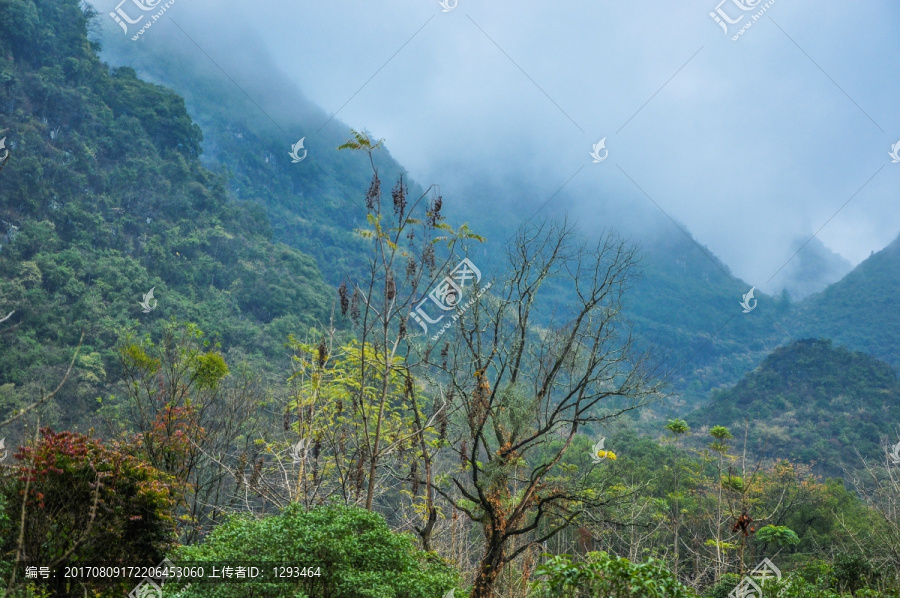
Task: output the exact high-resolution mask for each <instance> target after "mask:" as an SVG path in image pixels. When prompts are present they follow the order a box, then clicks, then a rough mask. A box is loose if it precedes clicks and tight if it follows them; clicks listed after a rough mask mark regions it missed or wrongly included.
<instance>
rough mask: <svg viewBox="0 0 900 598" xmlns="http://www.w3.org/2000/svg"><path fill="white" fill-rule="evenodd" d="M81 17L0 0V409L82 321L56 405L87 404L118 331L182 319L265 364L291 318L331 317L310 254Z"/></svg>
mask: <svg viewBox="0 0 900 598" xmlns="http://www.w3.org/2000/svg"><path fill="white" fill-rule="evenodd" d="M94 17H95V14H94V13H93V10H92V9H91V8H90V7H87V6H85V5H82V4H81V3H80V2H78V1H77V0H55V1H53V2H49V1H22V2H18V1H17V2H5V3H2V4H0V96H2V101H0V123H2V130H0V138H2V137H5V139H6V143H5V144H6V147H7V148H8V149H9V156H8V159H6V161H5V162H4V164H3V166H2V170H0V228H2V230H0V245H2V248H0V310H2V311H3V312H4V315H5V314H6V313H8V312H9V311H13V310H14V311H15V313H14V314H13V316H12V318H10V319H9V320H7V321H6V322H5V323H4V324H2V325H0V338H2V342H0V410H2V407H3V405H7V406H8V405H10V404H12V405H14V404H16V401H17V400H19V401H20V402H21V401H22V400H25V399H26V398H27V397H32V400H33V397H34V396H35V395H37V394H38V391H39V389H40V388H47V387H49V386H52V385H55V383H56V381H57V380H59V379H60V378H61V377H62V371H63V369H64V364H66V363H67V362H68V360H69V359H70V356H71V354H72V349H73V348H74V346H75V345H76V344H77V342H78V339H79V336H80V334H81V332H82V331H84V346H83V347H82V349H81V355H80V357H79V362H78V366H79V367H78V369H77V372H78V373H77V374H76V375H75V376H74V377H73V378H72V379H71V380H70V381H69V383H67V385H66V386H65V387H64V388H63V390H62V391H61V393H60V395H58V396H57V402H58V404H59V405H65V409H64V411H65V412H66V413H64V414H61V415H58V416H59V417H60V418H63V419H65V417H67V416H72V417H74V415H73V414H79V413H80V414H90V413H91V412H92V410H93V409H94V408H96V405H97V401H96V397H98V396H103V395H104V394H105V393H106V391H107V390H108V388H107V386H106V384H107V382H108V381H111V380H115V379H117V372H118V368H119V365H118V357H117V355H116V353H115V351H114V347H115V345H116V342H117V340H118V339H120V338H122V337H123V336H124V335H127V334H136V335H139V336H143V335H152V334H156V333H158V332H159V331H160V330H161V327H162V325H163V323H164V322H165V321H166V320H167V319H170V318H171V319H174V320H178V321H184V320H191V321H193V322H196V323H197V324H198V325H199V326H200V328H201V329H202V330H204V331H206V332H207V333H208V336H209V338H211V339H213V341H220V342H221V343H222V345H223V346H225V347H227V348H228V349H230V350H233V351H238V352H239V353H240V354H242V355H244V356H248V358H250V359H252V360H254V363H255V364H256V365H258V366H259V370H260V371H271V370H272V369H273V368H274V369H278V368H280V367H286V365H287V356H286V355H285V351H284V348H283V344H284V341H285V338H286V336H287V335H288V334H289V333H291V332H295V333H302V332H303V331H305V330H308V329H309V328H310V327H313V326H317V325H319V324H320V323H321V322H324V321H327V319H328V317H329V312H330V308H331V304H332V296H333V292H332V290H331V288H330V287H329V285H326V284H325V282H324V280H323V279H322V276H321V274H320V271H319V268H318V266H317V265H316V263H315V261H314V260H313V259H311V258H310V257H309V256H308V255H305V254H304V253H302V252H301V251H299V250H297V249H296V248H292V247H289V246H287V245H285V244H283V243H279V242H277V241H276V239H275V236H274V234H273V230H272V227H271V225H270V222H269V219H268V217H267V215H266V213H265V211H264V210H263V209H261V208H260V206H259V204H257V203H254V202H248V201H241V200H240V199H239V198H238V197H235V195H234V194H233V193H231V192H229V189H228V186H229V180H228V179H227V178H226V177H224V176H222V175H220V174H216V173H214V172H212V171H210V170H209V169H208V168H206V167H205V166H204V165H203V164H202V163H201V161H200V155H201V152H202V146H201V142H202V139H203V134H202V131H201V129H200V128H199V127H198V126H197V125H196V124H195V123H194V122H193V121H192V119H191V117H190V116H189V115H188V112H187V111H186V109H185V104H184V101H183V99H182V98H181V97H180V96H178V95H177V94H175V93H174V92H172V91H171V90H169V89H167V88H164V87H161V86H159V85H154V84H151V83H147V82H145V81H142V80H141V79H139V78H138V77H137V76H136V73H135V71H134V70H132V69H130V68H119V69H110V68H109V67H108V66H107V65H106V64H104V63H102V62H101V61H100V60H99V59H98V57H97V51H98V49H99V46H98V44H97V43H95V42H91V41H90V40H89V39H88V35H87V32H88V27H89V24H90V23H91V22H92V19H93V18H94ZM151 289H153V290H154V294H155V300H156V303H153V304H152V305H154V306H155V309H154V310H153V311H151V312H149V313H142V307H141V305H140V303H139V302H140V301H141V299H142V297H144V295H145V294H146V293H148V291H150V290H151ZM282 371H283V370H282ZM16 397H18V399H17V398H16ZM3 415H4V414H3V413H0V419H2V418H3ZM50 423H52V422H50ZM61 423H63V424H67V425H68V424H71V422H61Z"/></svg>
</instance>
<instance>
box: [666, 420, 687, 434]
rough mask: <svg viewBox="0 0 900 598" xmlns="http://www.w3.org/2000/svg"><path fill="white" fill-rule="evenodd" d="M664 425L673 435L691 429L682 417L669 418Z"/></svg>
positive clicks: (684, 432) (685, 432)
mask: <svg viewBox="0 0 900 598" xmlns="http://www.w3.org/2000/svg"><path fill="white" fill-rule="evenodd" d="M664 427H665V429H666V430H668V431H669V432H671V433H672V435H673V436H675V437H678V436H681V435H682V434H687V433H688V432H690V431H691V428H690V427H689V426H688V424H687V422H686V421H684V420H683V419H670V420H669V421H668V423H667V424H666V425H665V426H664Z"/></svg>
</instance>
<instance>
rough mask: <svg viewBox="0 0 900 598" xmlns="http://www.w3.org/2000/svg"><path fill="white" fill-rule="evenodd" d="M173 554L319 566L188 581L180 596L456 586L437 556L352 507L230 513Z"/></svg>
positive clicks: (348, 596)
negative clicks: (289, 573)
mask: <svg viewBox="0 0 900 598" xmlns="http://www.w3.org/2000/svg"><path fill="white" fill-rule="evenodd" d="M173 560H174V561H175V562H176V563H177V562H179V561H202V560H206V561H220V562H224V561H231V562H235V561H256V562H272V563H293V564H297V565H298V566H299V565H303V566H306V567H319V568H321V576H319V577H307V578H300V579H298V580H297V582H296V583H294V584H268V585H267V584H245V585H235V584H221V585H217V586H214V587H210V586H205V587H203V588H202V589H200V588H196V590H195V588H191V589H189V590H188V591H187V592H186V593H185V594H184V596H185V598H190V597H192V596H203V597H216V598H226V597H232V596H233V597H236V598H237V597H242V596H247V595H265V596H273V597H285V598H288V597H294V596H308V597H310V598H325V597H328V598H439V597H440V596H443V595H444V594H445V593H446V592H447V591H448V590H449V589H450V588H453V587H456V585H457V575H456V573H455V572H454V571H453V570H452V569H451V568H450V567H449V566H448V565H446V564H445V563H444V562H442V561H441V560H440V559H439V558H438V557H436V556H435V555H433V554H430V553H424V552H422V551H419V550H417V549H416V548H415V544H414V541H413V540H412V538H410V537H408V536H406V535H403V534H397V533H394V532H392V531H391V530H390V529H389V528H388V526H387V524H386V523H385V521H384V519H383V518H382V517H381V516H380V515H377V514H375V513H372V512H369V511H365V510H363V509H358V508H354V507H336V506H331V507H319V508H316V509H313V510H311V511H308V512H305V511H303V509H302V507H301V506H300V505H299V504H297V503H292V504H290V505H289V506H288V507H287V508H285V509H284V511H282V512H281V513H280V514H278V515H274V516H270V517H264V518H262V519H256V518H254V517H251V516H235V517H232V518H231V519H229V520H228V521H226V522H225V523H223V524H222V525H220V526H219V527H217V528H216V529H215V530H214V531H213V532H212V534H210V536H209V537H208V538H207V539H206V540H205V541H204V542H203V543H202V544H200V545H197V546H191V547H182V548H181V549H179V550H178V551H176V552H175V554H174V555H173Z"/></svg>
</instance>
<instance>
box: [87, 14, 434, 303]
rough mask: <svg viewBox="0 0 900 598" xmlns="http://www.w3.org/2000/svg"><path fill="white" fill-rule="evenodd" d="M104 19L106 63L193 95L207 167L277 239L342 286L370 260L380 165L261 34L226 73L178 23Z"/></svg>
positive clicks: (244, 43) (390, 179)
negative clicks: (125, 29) (144, 30)
mask: <svg viewBox="0 0 900 598" xmlns="http://www.w3.org/2000/svg"><path fill="white" fill-rule="evenodd" d="M100 25H101V27H102V28H103V29H104V31H105V32H106V34H105V35H104V36H103V43H104V50H103V53H102V56H103V57H104V59H105V60H106V61H108V62H109V63H110V64H115V65H120V66H127V67H130V68H134V69H135V71H136V72H137V73H138V74H139V75H140V77H141V78H143V79H146V80H147V81H152V82H154V83H157V84H160V85H165V86H166V87H168V88H170V89H172V90H173V91H175V92H176V93H178V94H179V95H180V96H181V97H183V98H184V102H185V106H186V109H187V112H188V114H190V115H191V118H192V119H194V121H195V122H196V123H197V124H198V126H199V127H200V128H201V129H202V131H203V144H202V147H203V155H202V156H201V160H202V162H203V164H204V165H205V166H206V167H207V168H209V169H210V170H213V171H216V172H219V173H221V174H222V175H223V176H224V177H225V178H226V180H227V185H228V189H229V191H230V192H231V194H232V195H233V196H234V197H235V198H237V199H241V200H247V201H249V202H253V203H255V204H257V205H259V206H260V207H261V208H262V209H263V210H264V211H265V213H266V214H267V216H268V218H269V221H270V223H271V226H272V231H273V234H274V238H275V239H276V240H277V241H280V242H282V243H285V244H287V245H290V246H292V247H295V248H297V249H299V250H300V251H302V252H304V253H306V254H308V255H310V256H312V257H313V258H315V260H316V261H317V262H318V263H319V264H322V265H324V267H322V270H321V271H322V274H323V276H324V277H325V279H326V280H327V281H328V282H329V283H330V284H332V285H333V286H337V285H338V284H340V282H342V281H343V280H344V279H345V278H346V277H347V276H348V275H349V274H351V273H352V272H353V271H354V270H355V269H357V268H359V267H360V266H361V262H360V261H359V260H360V257H361V256H362V255H364V249H363V248H364V247H366V245H365V243H364V241H363V240H362V239H361V238H360V237H359V236H358V235H356V234H355V233H354V231H355V229H357V228H359V227H361V226H363V225H364V224H365V214H366V211H365V206H364V203H363V201H364V200H363V198H364V197H365V193H366V191H367V189H368V187H369V183H370V180H371V176H372V170H371V166H370V164H369V162H368V158H367V156H365V155H364V154H363V153H362V152H349V151H339V150H338V149H337V148H338V146H339V145H341V144H342V143H344V142H345V141H347V139H348V138H349V137H350V127H348V126H347V125H346V124H345V123H343V122H341V121H340V120H338V119H336V118H331V117H330V116H329V115H328V114H326V113H325V111H324V110H322V109H321V108H320V107H319V106H317V105H315V104H313V103H312V102H310V101H309V100H308V99H307V98H306V97H305V96H304V95H303V93H302V91H301V90H299V89H298V88H297V87H296V86H295V85H294V84H293V83H291V82H290V81H289V80H288V79H287V78H286V77H285V75H284V74H283V73H281V72H280V71H279V70H278V69H277V68H276V67H275V66H274V65H273V64H272V61H271V57H270V56H269V55H268V54H267V53H266V52H265V51H264V50H263V49H262V48H260V47H259V46H258V45H255V44H254V43H253V42H252V40H235V47H238V46H239V47H240V51H239V52H235V53H233V54H232V55H231V56H230V61H233V62H234V63H237V64H238V65H239V66H228V67H227V73H226V71H225V70H223V69H222V68H219V66H218V63H216V62H213V61H212V60H211V59H210V57H209V56H207V55H206V54H205V53H202V52H199V51H198V50H197V46H196V45H195V44H194V43H193V41H191V40H189V39H188V38H187V37H185V35H183V34H182V33H181V32H180V31H179V30H178V29H176V28H171V27H170V28H159V29H158V30H156V29H155V30H153V35H147V36H144V37H143V38H141V40H140V42H139V43H133V42H132V41H131V40H130V38H127V37H123V36H122V35H121V30H120V29H119V28H118V27H116V26H115V24H114V23H113V22H112V20H110V19H103V20H101V22H100ZM223 35H225V33H223ZM301 139H302V140H303V142H304V143H303V145H304V149H305V150H306V152H307V153H306V157H305V158H304V159H303V160H302V161H301V162H300V163H294V162H293V161H292V158H291V157H290V156H289V155H288V152H289V151H290V150H291V147H292V146H293V144H295V143H297V142H298V141H299V140H301ZM373 159H374V161H375V165H376V166H377V168H378V170H379V176H380V178H381V180H382V186H383V187H384V188H385V189H384V190H385V191H389V190H390V188H392V187H393V186H394V184H395V183H396V182H397V179H398V177H399V176H400V175H404V177H405V180H406V183H407V184H408V185H409V188H410V193H411V194H412V195H416V194H418V193H421V192H422V190H421V189H420V188H419V187H418V186H417V185H416V184H415V182H414V181H411V180H410V178H409V175H408V174H407V173H406V171H405V169H404V168H403V167H402V166H401V165H400V164H398V163H397V162H396V160H394V159H393V157H392V156H391V154H390V151H389V150H388V149H387V148H384V149H381V150H379V151H377V152H375V153H374V156H373ZM448 203H450V202H448ZM448 207H449V206H448Z"/></svg>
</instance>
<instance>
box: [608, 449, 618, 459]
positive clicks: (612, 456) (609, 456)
mask: <svg viewBox="0 0 900 598" xmlns="http://www.w3.org/2000/svg"><path fill="white" fill-rule="evenodd" d="M606 457H607V458H608V459H612V460H613V461H615V460H616V459H618V457H616V454H615V453H614V452H612V451H606Z"/></svg>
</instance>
